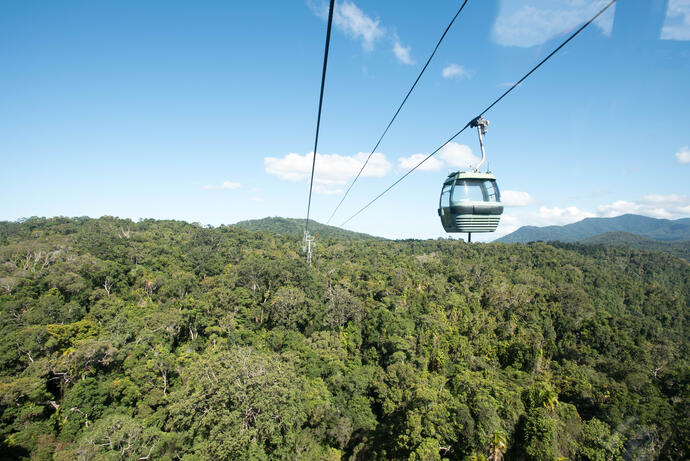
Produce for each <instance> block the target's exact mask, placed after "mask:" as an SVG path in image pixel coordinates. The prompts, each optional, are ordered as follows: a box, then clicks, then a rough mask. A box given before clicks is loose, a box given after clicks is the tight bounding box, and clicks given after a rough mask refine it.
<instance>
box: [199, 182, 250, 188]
mask: <svg viewBox="0 0 690 461" xmlns="http://www.w3.org/2000/svg"><path fill="white" fill-rule="evenodd" d="M240 187H242V185H241V184H240V183H238V182H232V181H223V183H222V184H220V185H218V186H216V185H206V186H203V187H202V189H206V190H219V189H239V188H240Z"/></svg>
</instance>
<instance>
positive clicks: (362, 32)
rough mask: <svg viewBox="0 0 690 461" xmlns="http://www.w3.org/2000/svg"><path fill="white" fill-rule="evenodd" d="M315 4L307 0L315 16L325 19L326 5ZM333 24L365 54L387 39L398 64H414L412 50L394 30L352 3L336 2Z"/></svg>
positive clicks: (311, 0) (313, 0) (347, 0)
mask: <svg viewBox="0 0 690 461" xmlns="http://www.w3.org/2000/svg"><path fill="white" fill-rule="evenodd" d="M315 2H316V0H307V4H308V5H309V7H310V8H311V9H312V11H313V12H314V13H315V14H316V15H317V16H319V17H320V18H322V19H324V20H325V19H327V18H328V5H327V4H326V3H323V2H321V3H318V4H317V3H315ZM333 24H334V25H335V28H336V29H338V30H340V31H341V32H344V33H345V34H346V35H348V36H350V37H352V38H353V39H355V40H358V41H360V42H361V44H362V48H363V49H364V50H365V51H367V52H371V51H373V50H374V48H375V46H376V43H377V42H379V41H380V40H384V39H387V41H390V42H391V43H392V48H391V50H392V51H393V54H394V55H395V57H396V59H397V60H398V61H399V62H401V63H403V64H407V65H413V64H415V61H414V59H413V58H412V54H411V50H412V48H411V47H410V46H405V45H403V43H402V41H401V40H400V38H399V37H398V34H397V33H395V32H394V29H387V28H386V27H384V26H383V25H382V24H381V20H380V19H374V18H372V17H371V16H369V15H368V14H366V13H365V12H364V11H363V10H362V9H361V8H360V7H358V6H357V5H356V4H355V3H354V2H352V1H349V0H345V1H343V2H336V4H335V11H333Z"/></svg>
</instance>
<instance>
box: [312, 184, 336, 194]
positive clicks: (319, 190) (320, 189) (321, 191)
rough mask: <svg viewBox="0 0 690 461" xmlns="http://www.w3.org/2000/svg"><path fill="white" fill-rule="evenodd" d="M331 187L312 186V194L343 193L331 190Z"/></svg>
mask: <svg viewBox="0 0 690 461" xmlns="http://www.w3.org/2000/svg"><path fill="white" fill-rule="evenodd" d="M332 187H333V186H326V185H323V184H314V192H315V193H317V194H321V195H340V194H342V193H343V190H342V189H333V188H332Z"/></svg>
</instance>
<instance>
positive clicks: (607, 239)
mask: <svg viewBox="0 0 690 461" xmlns="http://www.w3.org/2000/svg"><path fill="white" fill-rule="evenodd" d="M580 243H583V244H585V245H614V246H624V247H630V248H638V249H641V250H653V251H661V252H664V253H669V254H672V255H674V256H677V257H679V258H683V259H685V260H686V261H690V240H686V241H683V242H661V241H659V240H653V239H650V238H647V237H642V236H641V235H636V234H631V233H630V232H606V233H604V234H599V235H595V236H594V237H590V238H588V239H586V240H582V241H581V242H580Z"/></svg>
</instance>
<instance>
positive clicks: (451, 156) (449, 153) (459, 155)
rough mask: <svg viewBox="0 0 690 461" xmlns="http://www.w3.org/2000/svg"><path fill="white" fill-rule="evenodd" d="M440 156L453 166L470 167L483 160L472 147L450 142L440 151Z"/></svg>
mask: <svg viewBox="0 0 690 461" xmlns="http://www.w3.org/2000/svg"><path fill="white" fill-rule="evenodd" d="M438 156H439V158H441V159H442V160H445V161H446V163H448V164H449V165H450V166H452V167H456V168H470V167H471V166H473V165H477V164H478V163H479V161H480V160H481V159H480V158H479V157H477V156H475V155H474V154H473V153H472V149H470V147H469V146H466V145H464V144H458V143H456V142H449V143H448V144H446V145H445V146H443V149H441V150H440V151H439V153H438Z"/></svg>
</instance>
